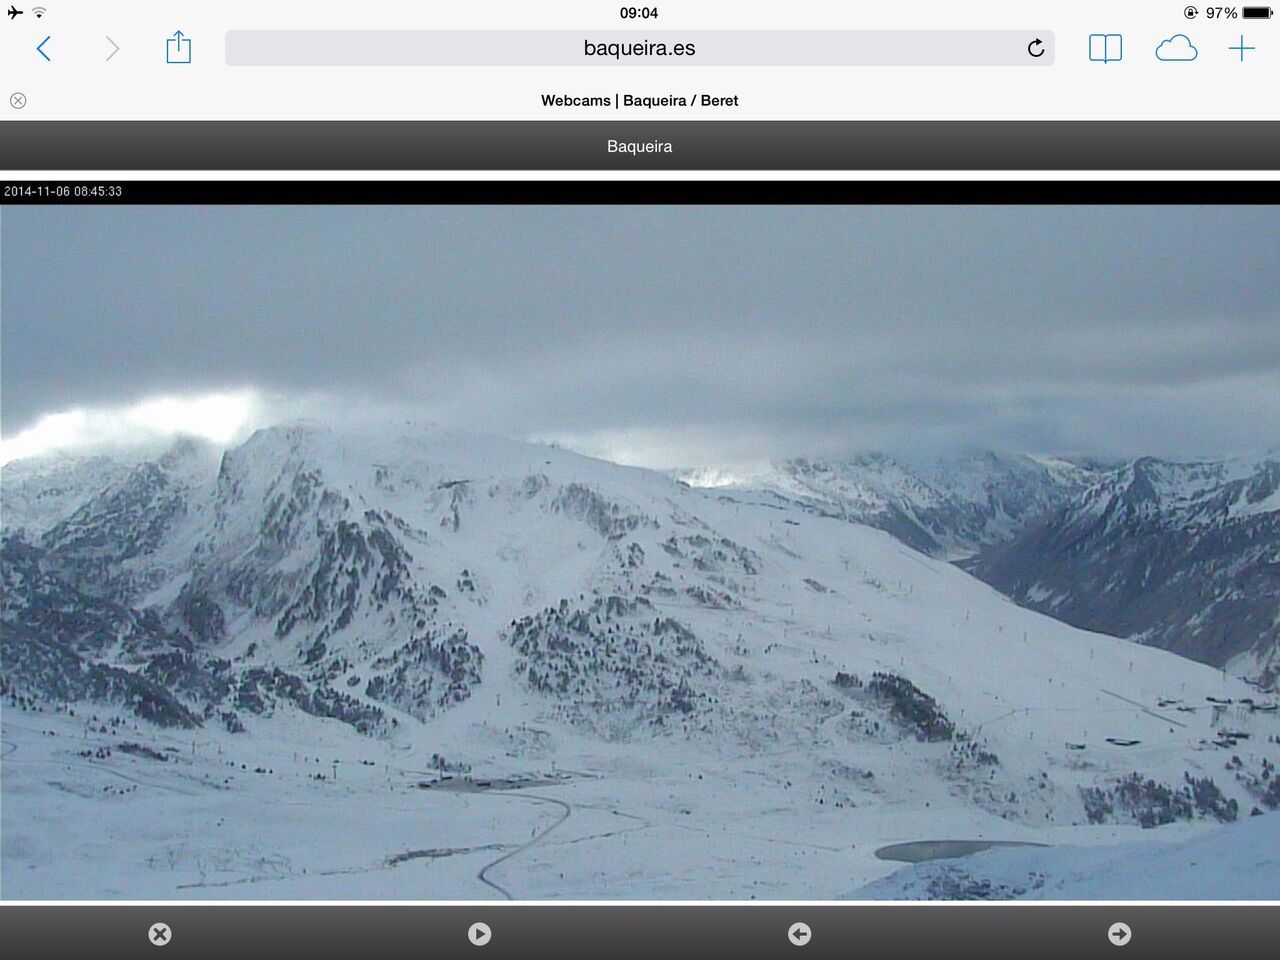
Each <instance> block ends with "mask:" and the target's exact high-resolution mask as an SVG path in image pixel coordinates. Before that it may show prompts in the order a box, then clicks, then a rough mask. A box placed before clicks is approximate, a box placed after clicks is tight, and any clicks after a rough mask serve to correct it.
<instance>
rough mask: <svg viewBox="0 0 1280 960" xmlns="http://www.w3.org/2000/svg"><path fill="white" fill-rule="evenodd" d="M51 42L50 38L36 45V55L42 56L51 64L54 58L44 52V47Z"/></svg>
mask: <svg viewBox="0 0 1280 960" xmlns="http://www.w3.org/2000/svg"><path fill="white" fill-rule="evenodd" d="M49 40H50V38H49V37H45V38H44V39H43V40H41V41H40V42H39V43H37V44H36V53H38V54H40V56H42V57H44V58H45V59H46V60H49V61H50V62H52V60H53V58H52V57H50V56H49V55H48V54H47V53H45V52H44V45H45V44H46V43H48V42H49Z"/></svg>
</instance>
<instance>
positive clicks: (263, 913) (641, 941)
mask: <svg viewBox="0 0 1280 960" xmlns="http://www.w3.org/2000/svg"><path fill="white" fill-rule="evenodd" d="M1278 922H1280V907H1276V906H1263V905H1257V906H1247V905H1240V906H1197V905H1193V904H1183V905H1176V906H1167V907H1161V906H1151V905H1146V906H1143V905H1133V906H1129V905H1119V906H1092V905H1081V906H1047V905H1036V904H970V905H958V904H951V905H938V904H934V905H919V904H917V905H909V904H896V905H892V904H891V905H879V904H876V905H872V904H848V905H823V906H817V907H814V906H804V905H777V906H775V905H769V906H749V905H746V904H743V905H741V906H675V905H673V906H657V907H654V906H639V905H637V906H625V905H619V906H603V905H602V906H586V907H581V906H558V905H553V904H547V905H545V906H523V905H501V904H491V903H475V904H469V905H466V906H429V905H416V904H406V905H404V906H360V905H349V906H333V905H316V906H271V905H269V904H263V905H261V906H220V905H214V904H208V905H188V906H172V905H154V906H121V907H96V906H95V907H81V906H58V905H47V906H3V907H0V939H2V941H3V943H4V944H5V946H6V947H7V948H9V950H8V952H9V954H10V955H11V956H16V957H48V958H55V957H69V958H77V960H79V958H84V957H100V958H109V957H117V956H121V957H124V956H132V957H139V956H144V955H145V956H150V957H162V956H163V957H166V958H169V960H173V958H204V957H208V958H211V960H226V958H228V957H236V958H250V957H271V958H273V960H278V958H281V957H306V958H309V960H323V958H327V957H342V958H348V960H349V958H352V957H372V958H381V957H430V958H433V960H444V958H449V957H468V958H470V960H504V958H519V960H532V958H539V957H555V958H556V960H571V958H577V957H583V958H587V957H590V958H592V960H599V958H600V957H608V958H611V960H629V958H632V957H634V958H644V960H652V958H655V957H662V958H676V957H680V958H683V957H689V958H712V957H733V958H738V960H755V958H772V957H791V958H793V960H826V958H839V960H850V958H869V960H880V958H895V960H915V958H920V960H938V958H940V957H949V956H973V957H982V958H984V960H1002V958H1010V960H1013V958H1016V960H1026V958H1028V957H1035V958H1037V960H1056V958H1059V957H1061V958H1064V960H1089V958H1090V957H1098V958H1104V960H1155V958H1158V960H1181V958H1184V957H1185V958H1188V960H1191V958H1195V960H1203V958H1204V957H1265V956H1271V955H1272V954H1273V953H1274V950H1275V943H1276V929H1277V925H1278ZM155 938H158V939H155ZM148 944H150V945H148ZM155 946H162V947H164V948H166V952H165V953H164V954H156V953H152V952H150V951H151V950H152V948H153V947H155Z"/></svg>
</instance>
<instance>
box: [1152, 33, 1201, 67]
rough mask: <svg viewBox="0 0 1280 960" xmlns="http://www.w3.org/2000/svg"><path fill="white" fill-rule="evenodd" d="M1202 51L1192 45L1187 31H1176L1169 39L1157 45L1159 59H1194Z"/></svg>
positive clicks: (1157, 57)
mask: <svg viewBox="0 0 1280 960" xmlns="http://www.w3.org/2000/svg"><path fill="white" fill-rule="evenodd" d="M1198 56H1200V51H1199V50H1197V49H1196V48H1195V47H1193V46H1192V45H1191V38H1190V37H1188V36H1187V35H1186V34H1185V33H1175V34H1174V35H1173V36H1172V37H1170V38H1169V39H1168V40H1165V41H1163V42H1162V43H1161V44H1160V46H1158V47H1156V59H1157V60H1184V61H1185V60H1194V59H1195V58H1196V57H1198Z"/></svg>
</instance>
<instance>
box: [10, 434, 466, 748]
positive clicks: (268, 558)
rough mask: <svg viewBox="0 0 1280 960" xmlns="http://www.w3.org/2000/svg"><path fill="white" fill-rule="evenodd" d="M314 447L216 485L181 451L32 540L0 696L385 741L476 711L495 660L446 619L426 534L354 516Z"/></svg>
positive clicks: (294, 446) (233, 459) (279, 444)
mask: <svg viewBox="0 0 1280 960" xmlns="http://www.w3.org/2000/svg"><path fill="white" fill-rule="evenodd" d="M311 439H312V438H311V437H310V436H309V435H308V433H307V431H305V430H295V429H286V430H272V431H264V432H262V433H261V434H259V435H257V436H255V437H254V438H251V440H250V441H249V442H247V443H246V444H245V445H243V446H242V447H240V448H238V449H237V450H235V451H231V452H229V453H228V454H226V455H225V456H224V457H223V458H222V463H221V465H220V467H218V473H217V476H216V478H215V477H214V475H213V465H212V461H210V463H209V468H208V474H207V476H205V477H204V478H201V477H200V476H199V473H198V471H196V470H193V469H191V467H190V463H189V460H190V458H191V457H192V455H193V454H192V451H191V450H184V449H181V448H180V447H179V448H175V450H174V451H171V453H170V454H167V455H166V456H164V457H161V458H159V459H157V460H154V461H148V462H144V463H142V464H140V465H138V466H136V467H134V468H131V469H130V470H128V471H127V472H126V473H125V474H123V475H114V476H113V477H112V479H111V482H109V483H108V484H107V485H106V486H104V487H103V488H102V489H101V490H99V491H98V492H96V493H94V494H90V495H87V496H83V497H79V498H78V500H77V502H78V503H79V505H78V506H77V507H76V508H75V509H74V511H73V512H71V514H70V515H69V516H66V517H64V518H62V519H61V520H58V521H56V522H53V523H51V524H49V526H48V528H47V530H46V532H45V533H44V535H43V536H42V537H40V539H39V540H38V541H37V542H34V543H32V542H28V541H27V540H26V539H24V538H23V536H22V535H21V531H20V530H19V529H18V528H15V535H13V536H8V537H6V539H5V541H4V546H3V583H4V588H5V590H4V598H3V629H4V641H5V648H4V652H5V656H4V660H3V670H2V671H0V678H2V679H3V680H4V682H5V683H6V685H8V686H10V687H12V688H13V689H15V690H17V691H20V692H21V693H22V694H23V695H24V696H34V697H36V698H45V699H52V700H55V701H62V702H71V701H78V700H94V701H101V702H104V703H111V704H116V705H125V706H128V707H130V708H132V709H133V710H134V712H135V713H137V714H138V715H139V716H145V717H146V718H147V719H152V720H154V721H155V722H158V723H163V724H169V725H174V724H176V725H195V724H199V723H201V722H203V721H205V720H209V719H213V720H214V721H215V722H221V723H223V724H224V725H225V726H227V728H228V729H233V730H235V729H242V728H243V724H242V722H241V719H240V716H239V715H238V714H237V713H236V711H248V712H249V713H254V714H266V713H270V712H271V711H272V710H274V709H275V707H276V706H277V705H279V704H281V703H285V704H288V705H290V706H292V707H295V708H297V709H300V710H302V711H304V712H306V713H310V714H313V715H315V716H321V717H329V718H334V719H338V720H340V721H342V722H344V723H348V724H350V725H351V726H353V727H354V728H355V729H356V730H358V731H359V732H361V733H366V734H375V735H377V734H380V733H381V732H383V731H385V730H387V729H389V728H390V727H391V726H392V721H391V720H389V718H388V716H387V713H386V710H385V709H384V707H383V706H380V705H379V704H385V705H391V706H394V707H396V708H397V709H403V710H406V711H407V712H409V713H411V714H413V715H416V716H420V717H425V716H427V715H430V714H431V713H434V712H435V711H437V710H439V709H443V708H445V707H447V706H449V705H451V704H456V703H460V702H462V701H463V700H465V699H467V698H468V697H469V696H470V694H471V690H472V688H473V687H474V686H475V685H476V684H478V683H479V682H480V677H481V666H482V663H483V656H482V654H481V653H480V651H479V649H478V648H477V647H475V646H474V645H473V644H471V643H470V641H469V640H468V638H467V633H466V631H465V630H463V629H455V628H454V627H453V626H452V625H450V624H449V623H448V622H447V620H444V619H442V618H441V616H440V613H439V606H440V604H441V603H442V602H443V601H444V600H445V599H446V598H447V596H448V595H447V593H446V591H445V590H444V589H443V588H441V587H440V586H439V585H437V584H434V583H431V582H429V581H424V580H423V578H422V571H421V570H420V569H415V568H414V567H413V556H412V555H411V554H410V552H409V550H408V548H407V546H406V539H405V538H406V537H407V536H410V535H412V534H413V531H412V530H410V529H409V528H408V527H407V525H406V524H404V522H403V521H402V520H400V519H399V518H397V517H395V516H393V515H391V514H389V513H383V512H379V511H378V510H375V509H368V508H364V507H362V506H358V505H353V503H352V501H351V497H349V496H348V495H347V492H348V491H346V490H345V489H344V488H342V487H340V486H339V485H336V484H334V483H332V482H331V481H330V479H329V478H328V477H327V476H326V469H325V468H326V461H325V459H324V457H323V455H321V454H318V453H317V451H316V450H314V449H312V448H311V447H309V446H308V443H309V442H310V440H311ZM101 473H102V471H98V472H96V473H95V474H94V475H95V476H97V475H99V474H101ZM33 496H34V494H33ZM157 596H159V597H162V598H163V597H165V596H167V597H169V598H172V599H167V600H166V599H160V600H158V601H157V599H156V597H157ZM233 625H234V626H233ZM246 630H248V631H250V632H251V633H252V636H253V637H254V638H255V642H253V643H250V644H247V647H246V643H245V642H244V641H243V640H242V639H241V635H242V633H243V632H244V631H246ZM379 651H385V652H384V653H383V655H382V656H375V654H377V653H378V652H379ZM357 663H361V664H364V665H367V666H368V668H369V673H368V674H366V676H368V677H369V679H368V681H367V683H366V682H365V680H364V678H363V677H361V676H359V675H358V674H357V673H356V672H355V664H357Z"/></svg>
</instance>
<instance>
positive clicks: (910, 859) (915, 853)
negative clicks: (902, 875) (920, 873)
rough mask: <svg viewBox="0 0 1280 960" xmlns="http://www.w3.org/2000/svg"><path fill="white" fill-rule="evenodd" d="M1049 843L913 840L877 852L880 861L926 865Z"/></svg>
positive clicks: (1042, 845)
mask: <svg viewBox="0 0 1280 960" xmlns="http://www.w3.org/2000/svg"><path fill="white" fill-rule="evenodd" d="M1047 846H1048V844H1047V843H1027V842H1024V841H1020V840H913V841H911V842H910V843H892V844H890V845H889V846H887V847H881V848H880V849H879V850H877V851H876V857H877V858H879V859H880V860H896V861H898V862H899V863H925V862H926V861H929V860H954V859H955V858H956V857H967V856H969V854H971V853H982V851H984V850H990V849H992V848H993V847H1047Z"/></svg>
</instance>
